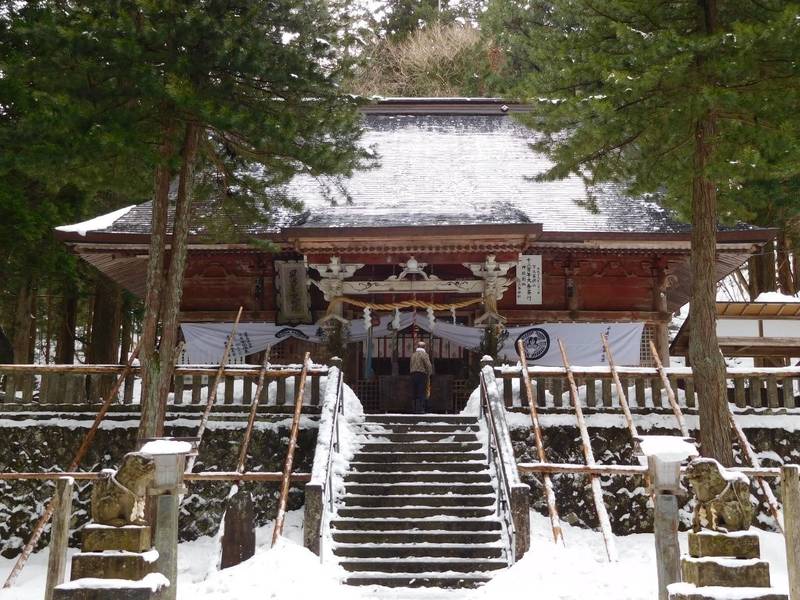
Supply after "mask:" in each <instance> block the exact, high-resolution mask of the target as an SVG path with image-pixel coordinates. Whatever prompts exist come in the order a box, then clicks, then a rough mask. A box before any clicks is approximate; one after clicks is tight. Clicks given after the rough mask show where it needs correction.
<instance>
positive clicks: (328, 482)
mask: <svg viewBox="0 0 800 600" xmlns="http://www.w3.org/2000/svg"><path fill="white" fill-rule="evenodd" d="M338 372H339V379H338V381H337V382H336V399H335V401H334V404H333V411H332V414H331V418H332V420H333V422H332V423H331V439H330V440H329V442H328V462H327V465H326V466H325V479H324V482H323V484H322V505H323V506H326V505H327V508H328V510H323V511H322V517H321V518H320V527H319V557H320V561H322V559H323V556H324V552H323V540H324V539H325V535H324V534H325V527H326V525H327V521H328V519H329V518H330V515H331V514H333V509H334V501H335V498H334V495H333V453H334V452H339V415H340V414H344V402H343V390H344V374H343V373H342V371H341V369H338Z"/></svg>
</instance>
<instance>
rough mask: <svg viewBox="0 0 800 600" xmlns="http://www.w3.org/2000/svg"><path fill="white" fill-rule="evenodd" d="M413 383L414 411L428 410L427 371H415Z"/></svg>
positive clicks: (412, 375) (412, 374)
mask: <svg viewBox="0 0 800 600" xmlns="http://www.w3.org/2000/svg"><path fill="white" fill-rule="evenodd" d="M411 383H412V386H413V388H414V404H413V406H414V412H415V413H417V414H422V413H424V412H425V411H426V410H427V406H426V405H427V403H428V396H427V394H428V376H427V375H426V374H425V373H420V372H419V371H414V372H413V373H411Z"/></svg>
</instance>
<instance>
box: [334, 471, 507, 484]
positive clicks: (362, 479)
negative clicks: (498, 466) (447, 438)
mask: <svg viewBox="0 0 800 600" xmlns="http://www.w3.org/2000/svg"><path fill="white" fill-rule="evenodd" d="M344 481H345V485H352V484H354V483H372V484H381V483H392V484H395V485H399V484H404V483H441V484H445V485H446V484H449V483H463V484H469V483H487V484H490V483H491V482H492V478H491V476H490V475H489V473H485V472H484V473H481V472H478V473H470V472H464V471H461V472H459V471H456V472H445V471H399V472H393V473H381V472H376V471H360V472H357V471H351V472H350V473H348V474H347V475H346V476H345V478H344Z"/></svg>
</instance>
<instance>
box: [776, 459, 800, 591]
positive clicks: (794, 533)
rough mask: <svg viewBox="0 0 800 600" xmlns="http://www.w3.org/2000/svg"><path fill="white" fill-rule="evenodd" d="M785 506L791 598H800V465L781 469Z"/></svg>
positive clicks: (787, 561)
mask: <svg viewBox="0 0 800 600" xmlns="http://www.w3.org/2000/svg"><path fill="white" fill-rule="evenodd" d="M781 485H782V486H783V487H782V497H783V508H784V509H785V510H786V565H787V566H788V568H789V598H790V600H800V466H797V465H785V466H784V467H782V469H781Z"/></svg>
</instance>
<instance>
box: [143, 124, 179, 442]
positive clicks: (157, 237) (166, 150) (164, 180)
mask: <svg viewBox="0 0 800 600" xmlns="http://www.w3.org/2000/svg"><path fill="white" fill-rule="evenodd" d="M163 135H164V139H163V142H162V144H161V148H160V149H159V158H160V163H159V165H158V166H157V167H156V170H155V185H154V193H153V209H152V215H153V217H152V222H151V229H150V248H149V253H148V258H147V292H146V293H145V298H144V305H145V307H146V310H145V313H144V319H143V320H142V338H141V347H140V350H139V356H140V359H141V364H142V392H141V393H142V396H141V405H142V414H141V420H140V422H139V433H138V435H139V438H140V439H141V438H147V437H154V436H155V431H156V427H155V422H156V414H157V412H158V392H157V389H158V378H159V364H160V363H159V358H158V350H157V348H156V337H157V334H158V323H159V318H158V317H159V313H160V310H161V292H162V287H163V285H164V255H165V249H166V243H167V215H168V210H169V186H170V183H171V182H172V177H173V174H174V173H173V170H172V168H171V165H170V163H171V161H172V160H173V158H174V156H173V153H174V142H173V135H174V129H173V128H172V127H171V126H167V127H165V128H164V133H163Z"/></svg>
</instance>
